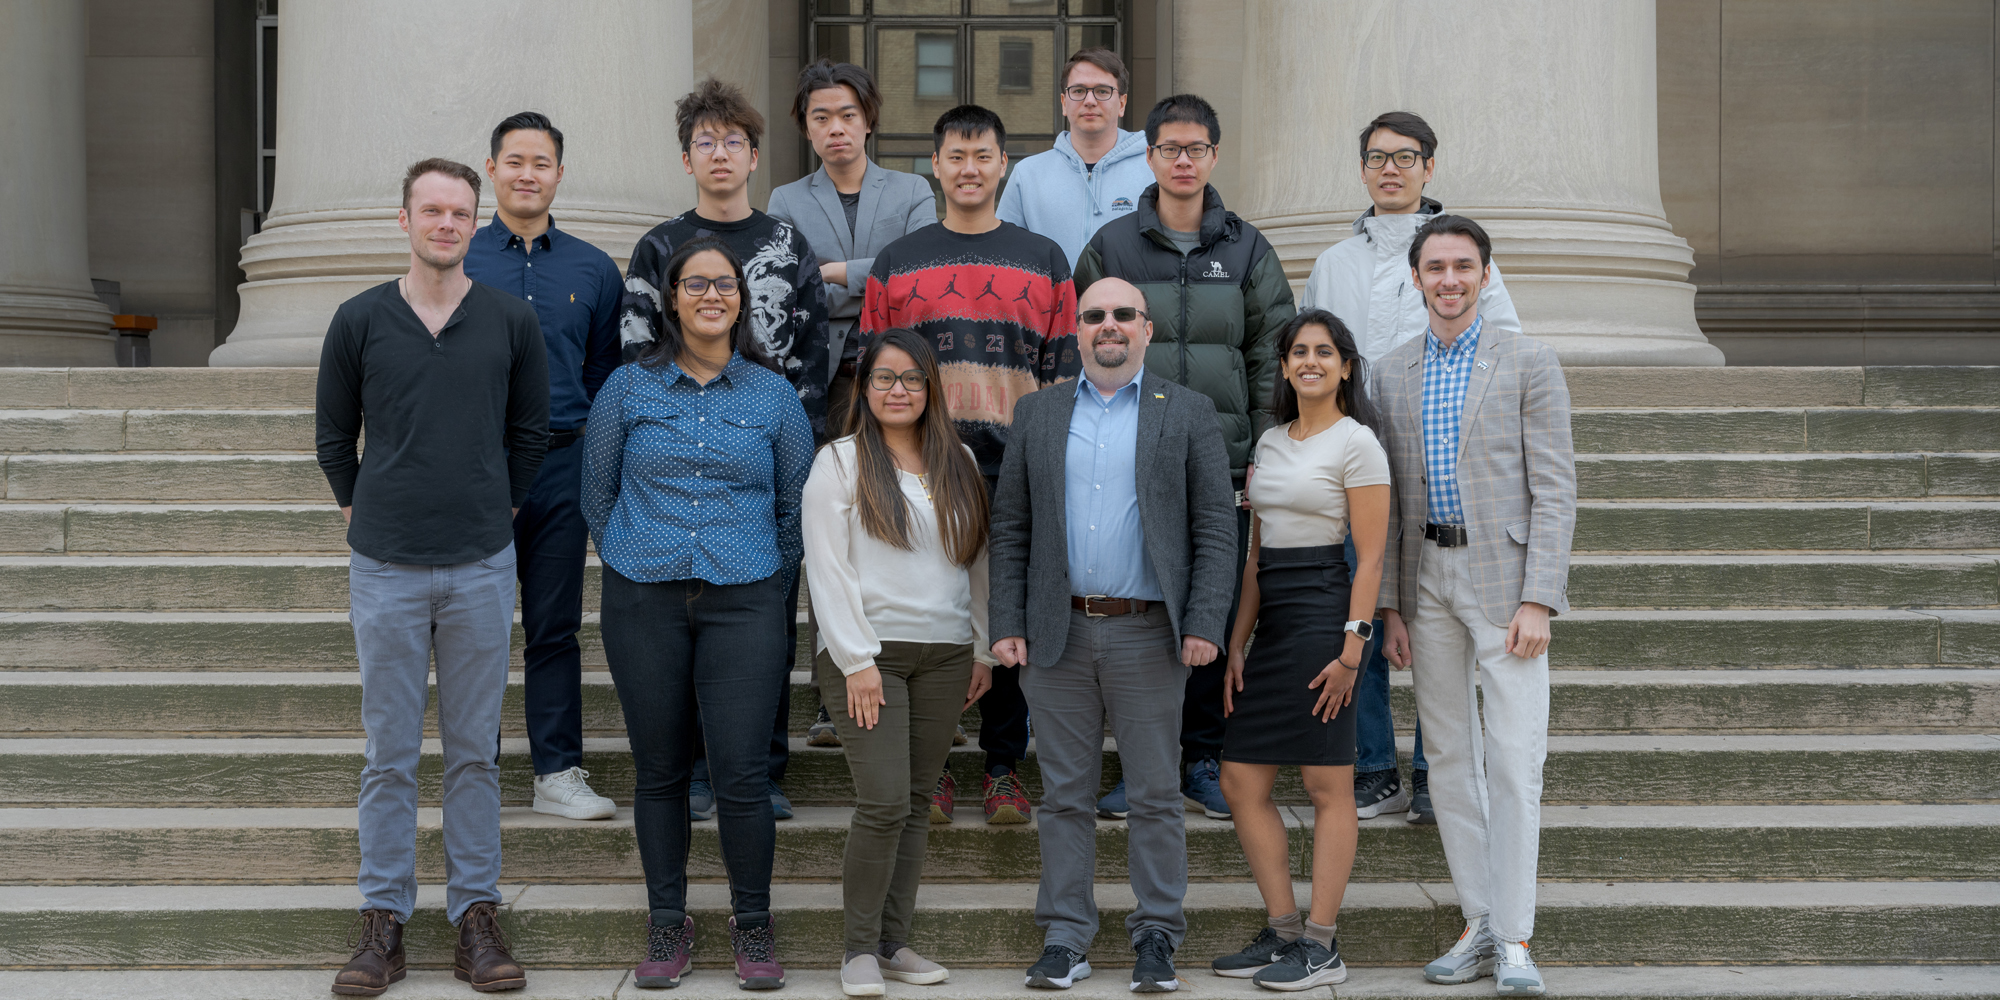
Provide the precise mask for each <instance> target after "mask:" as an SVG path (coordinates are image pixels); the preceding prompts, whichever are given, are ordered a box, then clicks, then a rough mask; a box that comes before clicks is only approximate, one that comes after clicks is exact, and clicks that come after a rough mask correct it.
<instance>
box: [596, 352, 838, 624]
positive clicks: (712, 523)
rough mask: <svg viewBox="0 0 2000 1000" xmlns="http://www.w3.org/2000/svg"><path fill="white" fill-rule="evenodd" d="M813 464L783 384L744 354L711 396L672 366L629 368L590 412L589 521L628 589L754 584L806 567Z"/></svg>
mask: <svg viewBox="0 0 2000 1000" xmlns="http://www.w3.org/2000/svg"><path fill="white" fill-rule="evenodd" d="M812 460H813V439H812V427H811V425H810V424H809V423H808V422H807V419H806V411H805V407H804V406H802V405H800V403H799V396H798V393H797V392H796V391H795V390H793V388H792V386H791V383H789V382H787V381H785V377H784V376H782V375H779V374H777V373H775V372H773V371H771V370H770V369H768V368H765V367H763V366H761V365H758V364H755V363H753V362H750V361H747V360H745V359H744V358H743V356H742V355H741V354H737V355H734V356H732V357H731V358H730V359H729V364H728V365H727V366H725V367H724V368H723V369H722V374H720V375H718V376H716V378H715V379H714V381H711V382H709V383H708V384H707V385H700V384H697V383H696V382H695V380H694V379H693V378H692V377H690V376H688V375H687V374H686V373H685V372H683V371H682V370H681V368H680V366H679V365H676V364H674V363H672V362H667V363H665V364H662V365H660V366H659V367H657V368H648V367H646V366H644V365H640V364H637V363H634V364H628V365H625V366H623V367H621V368H619V369H618V370H617V371H615V372H613V373H612V374H611V377H610V378H609V379H606V380H605V382H604V387H603V388H601V389H599V390H598V392H597V399H596V401H595V402H594V403H593V404H592V405H591V408H590V422H589V423H588V425H587V426H586V427H585V431H584V439H583V519H584V521H585V522H586V523H588V524H589V525H590V538H591V541H593V542H594V543H596V545H597V554H598V556H599V558H601V559H603V560H604V562H605V564H606V565H608V566H610V567H611V568H612V569H615V570H617V571H618V572H619V573H621V574H623V575H624V576H625V577H626V578H627V579H631V580H636V581H638V582H640V583H658V582H660V581H663V580H706V581H708V582H709V583H717V584H741V583H752V582H755V581H757V580H762V579H764V578H765V577H768V576H770V575H771V574H773V573H776V572H778V571H779V570H780V569H785V570H789V569H790V568H791V567H793V566H796V565H797V564H798V561H799V556H800V552H801V548H802V546H801V542H800V538H799V492H800V491H801V490H802V489H803V488H804V487H805V482H806V475H807V474H808V473H810V472H811V471H812Z"/></svg>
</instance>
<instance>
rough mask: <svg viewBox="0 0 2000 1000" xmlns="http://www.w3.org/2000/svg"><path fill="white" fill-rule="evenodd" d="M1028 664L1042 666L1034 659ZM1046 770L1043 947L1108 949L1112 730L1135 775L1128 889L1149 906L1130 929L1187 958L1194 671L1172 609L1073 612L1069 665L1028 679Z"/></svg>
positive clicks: (1128, 780)
mask: <svg viewBox="0 0 2000 1000" xmlns="http://www.w3.org/2000/svg"><path fill="white" fill-rule="evenodd" d="M1029 655H1030V657H1032V656H1033V655H1034V651H1033V650H1029ZM1020 669H1021V671H1022V673H1021V693H1022V694H1023V695H1025V696H1026V697H1027V700H1028V714H1029V717H1030V718H1032V719H1033V720H1034V730H1035V755H1036V758H1037V759H1038V760H1039V761H1040V762H1041V768H1042V803H1041V814H1040V816H1039V817H1038V819H1037V822H1038V824H1039V827H1040V834H1041V843H1042V886H1041V892H1040V894H1039V895H1037V896H1036V898H1035V924H1036V925H1037V926H1039V927H1041V928H1042V932H1043V944H1044V946H1047V945H1052V944H1056V945H1062V946H1063V947H1065V948H1068V949H1070V950H1072V951H1076V952H1087V951H1089V950H1090V943H1091V941H1092V940H1093V939H1095V938H1096V937H1097V900H1096V898H1095V896H1094V895H1093V894H1092V891H1091V885H1092V881H1093V880H1094V878H1095V876H1096V874H1097V796H1098V793H1099V785H1101V784H1102V782H1103V764H1104V722H1105V720H1106V719H1107V718H1108V719H1110V720H1111V735H1112V736H1113V737H1115V738H1116V739H1117V741H1118V759H1119V761H1120V762H1121V763H1122V764H1123V765H1124V768H1125V800H1126V803H1127V804H1128V805H1129V806H1130V807H1131V810H1132V811H1131V813H1130V814H1128V815H1127V817H1126V819H1125V824H1126V830H1127V841H1126V843H1127V853H1128V854H1129V860H1128V862H1127V868H1128V878H1129V879H1130V882H1131V885H1132V895H1133V896H1134V897H1135V898H1136V899H1137V901H1138V905H1137V906H1136V907H1135V908H1134V909H1133V911H1132V915H1131V916H1129V917H1127V918H1126V919H1125V930H1126V931H1127V933H1128V934H1129V935H1130V936H1132V937H1135V938H1136V937H1137V936H1138V935H1139V932H1141V931H1149V930H1158V931H1164V932H1166V935H1167V939H1168V940H1169V941H1172V942H1173V945H1174V947H1176V948H1179V947H1180V944H1181V937H1182V936H1183V935H1184V934H1185V933H1186V931H1187V917H1186V916H1185V915H1184V914H1183V912H1182V910H1181V901H1182V899H1183V898H1185V897H1186V895H1187V828H1186V826H1185V825H1184V824H1183V815H1184V812H1185V810H1186V808H1187V807H1186V805H1185V804H1184V803H1183V801H1182V798H1181V767H1180V762H1181V743H1180V732H1181V696H1182V692H1183V690H1184V689H1185V687H1186V684H1187V675H1188V668H1187V667H1184V666H1182V665H1181V660H1180V637H1179V636H1177V635H1175V634H1174V629H1173V624H1172V623H1171V622H1170V621H1168V619H1167V610H1166V608H1165V607H1164V606H1160V605H1155V606H1154V607H1153V608H1151V609H1149V610H1147V611H1146V612H1145V613H1144V614H1138V615H1119V616H1117V617H1113V618H1091V617H1088V616H1086V615H1085V614H1084V613H1083V612H1081V611H1071V612H1070V618H1069V640H1068V642H1067V644H1066V645H1065V646H1064V648H1063V654H1062V659H1060V660H1057V661H1056V662H1055V663H1053V664H1050V665H1048V666H1043V665H1041V664H1039V663H1035V662H1032V661H1031V662H1030V663H1029V665H1028V666H1026V667H1022V668H1020Z"/></svg>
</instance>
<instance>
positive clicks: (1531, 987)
mask: <svg viewBox="0 0 2000 1000" xmlns="http://www.w3.org/2000/svg"><path fill="white" fill-rule="evenodd" d="M1544 989H1545V987H1544V986H1543V985H1542V970H1540V969H1537V968H1535V960H1534V959H1533V958H1531V957H1529V955H1528V942H1526V941H1502V942H1500V961H1499V963H1498V964H1497V966H1496V967H1495V968H1494V970H1493V992H1495V993H1498V994H1500V995H1502V996H1514V997H1538V996H1541V995H1542V992H1543V990H1544Z"/></svg>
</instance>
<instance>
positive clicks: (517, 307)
mask: <svg viewBox="0 0 2000 1000" xmlns="http://www.w3.org/2000/svg"><path fill="white" fill-rule="evenodd" d="M318 407H319V416H318V435H317V444H318V448H319V466H320V468H321V469H322V470H324V471H325V473H326V481H327V483H328V485H330V486H332V487H333V497H334V500H335V501H336V502H337V503H339V504H340V506H342V507H348V506H352V507H353V508H354V520H353V522H352V523H351V524H350V525H349V526H348V529H347V544H348V545H349V546H351V547H352V548H353V549H354V550H355V551H356V552H359V553H361V554H362V555H365V556H371V557H373V558H376V559H381V560H384V561H387V562H395V563H411V564H416V565H429V566H442V565H450V564H453V563H463V562H472V561H473V560H476V559H484V558H486V557H487V556H490V555H493V554H494V553H496V552H499V551H500V550H501V549H504V548H506V547H507V543H509V542H511V541H513V540H514V527H513V512H512V510H511V508H514V507H518V506H520V505H521V502H522V501H523V500H525V499H527V496H528V489H529V487H530V486H532V485H533V484H534V481H535V472H536V470H538V469H540V468H541V465H542V455H543V454H544V453H545V452H546V451H547V450H548V444H549V359H548V353H547V351H546V350H545V349H544V348H543V346H542V329H541V325H540V323H539V322H538V321H537V320H536V319H535V311H534V309H533V307H531V306H529V305H528V304H527V303H526V302H523V301H521V300H520V299H517V298H515V297H513V296H511V295H508V294H507V293H505V292H502V291H499V290H498V289H495V288H491V287H488V286H486V285H482V284H479V283H477V282H474V283H473V285H472V288H471V290H470V291H468V292H466V294H465V299H464V300H463V301H461V302H460V303H459V305H458V310H457V311H456V312H454V313H452V316H451V319H450V320H449V321H448V322H446V323H445V325H444V329H443V330H440V331H439V332H438V335H437V336H436V337H432V336H431V334H430V331H429V330H427V329H425V328H424V323H423V320H421V319H418V318H417V314H416V312H415V311H413V310H412V309H411V308H410V305H409V303H408V302H405V301H404V300H403V294H402V292H401V290H399V289H398V288H397V286H396V282H394V281H391V282H388V283H386V284H381V285H377V286H375V287H374V288H371V289H369V290H367V291H365V292H362V293H361V294H360V295H356V296H355V297H353V298H351V299H348V300H347V301H346V302H343V303H341V306H340V309H339V310H338V311H337V312H335V313H334V315H333V323H332V324H331V325H330V326H328V327H327V331H326V342H325V345H324V346H323V347H322V348H321V349H320V359H319V393H318ZM364 425H365V426H366V428H367V432H368V453H367V456H366V457H365V458H364V457H360V456H358V455H357V453H356V449H355V441H356V438H357V437H358V436H359V435H360V433H361V431H362V429H363V427H364Z"/></svg>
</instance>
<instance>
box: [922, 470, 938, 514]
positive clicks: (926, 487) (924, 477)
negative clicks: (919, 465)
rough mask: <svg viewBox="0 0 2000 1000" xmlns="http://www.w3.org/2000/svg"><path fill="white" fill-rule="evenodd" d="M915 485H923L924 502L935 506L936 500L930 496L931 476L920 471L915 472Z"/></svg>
mask: <svg viewBox="0 0 2000 1000" xmlns="http://www.w3.org/2000/svg"><path fill="white" fill-rule="evenodd" d="M917 485H918V486H921V487H923V490H924V502H925V503H927V504H930V505H931V506H933V507H935V506H937V503H936V501H934V500H933V499H932V498H931V477H929V476H927V475H925V474H923V473H921V472H919V473H917Z"/></svg>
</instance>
